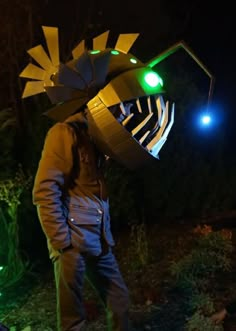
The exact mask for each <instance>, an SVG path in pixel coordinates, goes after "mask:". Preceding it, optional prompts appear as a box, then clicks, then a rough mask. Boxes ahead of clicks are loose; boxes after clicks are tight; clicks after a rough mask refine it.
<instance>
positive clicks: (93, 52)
mask: <svg viewBox="0 0 236 331" xmlns="http://www.w3.org/2000/svg"><path fill="white" fill-rule="evenodd" d="M100 52H101V51H99V50H94V51H91V52H90V54H98V53H100Z"/></svg>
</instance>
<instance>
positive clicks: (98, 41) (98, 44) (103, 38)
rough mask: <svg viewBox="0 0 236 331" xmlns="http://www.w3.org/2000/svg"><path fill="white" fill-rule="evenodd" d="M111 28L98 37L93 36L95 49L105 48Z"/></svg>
mask: <svg viewBox="0 0 236 331" xmlns="http://www.w3.org/2000/svg"><path fill="white" fill-rule="evenodd" d="M109 32H110V31H109V30H108V31H106V32H104V33H102V34H100V35H99V36H97V37H96V38H93V49H94V50H95V49H99V50H101V51H102V50H104V49H105V48H106V45H107V39H108V35H109Z"/></svg>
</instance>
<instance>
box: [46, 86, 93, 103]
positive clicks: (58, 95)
mask: <svg viewBox="0 0 236 331" xmlns="http://www.w3.org/2000/svg"><path fill="white" fill-rule="evenodd" d="M45 90H46V92H47V95H48V97H49V99H50V100H51V102H52V103H54V104H55V103H58V102H64V101H69V100H73V99H75V98H81V97H87V94H86V93H85V92H84V91H79V90H76V89H73V88H70V87H65V86H45Z"/></svg>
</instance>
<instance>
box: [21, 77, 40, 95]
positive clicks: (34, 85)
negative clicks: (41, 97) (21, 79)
mask: <svg viewBox="0 0 236 331" xmlns="http://www.w3.org/2000/svg"><path fill="white" fill-rule="evenodd" d="M43 92H45V89H44V82H41V81H38V82H27V83H26V84H25V89H24V92H23V94H22V98H27V97H31V96H32V95H35V94H39V93H43Z"/></svg>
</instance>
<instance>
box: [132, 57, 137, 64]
mask: <svg viewBox="0 0 236 331" xmlns="http://www.w3.org/2000/svg"><path fill="white" fill-rule="evenodd" d="M130 62H131V63H134V64H136V63H137V62H138V61H137V60H136V59H134V58H132V59H130Z"/></svg>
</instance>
